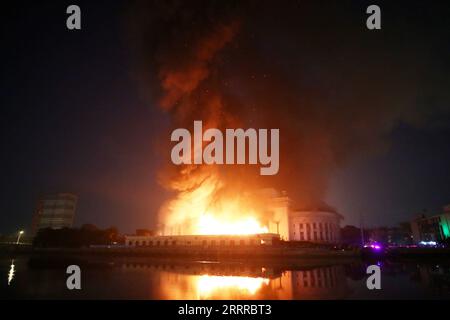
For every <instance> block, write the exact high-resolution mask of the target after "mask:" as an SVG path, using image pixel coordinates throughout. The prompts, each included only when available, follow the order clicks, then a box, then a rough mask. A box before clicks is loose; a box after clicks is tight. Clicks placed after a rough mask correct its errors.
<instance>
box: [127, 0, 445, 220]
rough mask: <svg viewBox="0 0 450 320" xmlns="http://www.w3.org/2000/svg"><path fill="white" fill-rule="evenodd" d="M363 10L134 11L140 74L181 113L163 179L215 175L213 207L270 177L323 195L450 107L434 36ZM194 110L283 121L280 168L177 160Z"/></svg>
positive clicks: (297, 196)
mask: <svg viewBox="0 0 450 320" xmlns="http://www.w3.org/2000/svg"><path fill="white" fill-rule="evenodd" d="M311 3H313V2H311ZM356 9H357V10H356V11H355V8H351V7H350V6H349V5H345V4H343V5H342V6H341V4H335V5H331V6H330V7H329V8H323V7H321V6H320V5H315V4H308V3H307V2H303V3H300V4H299V2H297V1H295V2H294V1H286V2H283V3H282V4H279V3H278V2H276V1H272V2H265V1H247V2H245V1H239V2H234V1H154V2H151V3H149V2H143V3H138V4H137V5H136V7H135V8H134V10H132V12H131V13H130V26H131V27H130V34H131V36H132V40H133V44H134V46H135V49H136V50H135V52H136V54H137V58H138V59H137V61H139V64H137V65H136V75H137V76H138V77H139V80H140V85H141V89H142V92H143V93H144V94H145V95H146V96H147V98H149V101H150V102H151V103H152V104H153V105H157V106H158V107H160V108H161V109H162V110H163V111H164V112H167V113H168V114H169V115H170V120H171V124H170V128H168V131H167V132H164V133H162V136H161V139H162V141H163V144H162V145H163V146H162V148H161V149H160V152H161V155H162V156H163V157H166V163H167V166H166V168H163V169H162V170H161V177H160V179H161V184H162V185H163V186H165V187H167V188H169V189H170V190H173V191H175V192H177V193H178V194H182V193H183V192H186V191H192V190H195V188H196V187H197V186H198V185H200V184H202V183H209V184H211V193H210V194H208V196H209V197H210V198H211V205H215V204H214V199H216V198H217V197H219V196H220V194H221V193H230V194H234V195H236V194H239V195H241V196H243V195H244V194H245V192H244V190H250V189H258V188H263V187H275V188H278V189H280V190H287V191H288V193H289V194H290V196H291V197H292V198H293V199H294V200H295V201H296V203H297V205H298V206H309V205H313V204H316V203H320V202H321V200H322V199H323V196H324V193H325V191H326V188H327V183H328V179H329V177H330V175H331V174H332V173H333V172H334V171H335V170H336V169H337V168H339V167H340V166H343V165H345V164H346V163H347V162H348V160H349V159H351V158H353V157H355V156H359V155H367V154H371V153H373V152H383V151H384V150H386V148H388V147H389V140H388V139H387V137H388V136H389V133H390V132H391V131H392V129H393V128H395V126H396V125H398V124H399V123H402V122H404V123H409V124H412V125H424V124H429V123H430V119H431V118H432V117H430V116H433V115H435V114H440V113H442V112H447V111H448V107H447V106H448V104H447V105H446V107H445V108H442V107H440V106H442V105H444V104H442V102H445V101H447V102H448V96H445V97H444V96H442V95H439V94H437V93H439V92H441V93H445V92H446V90H443V88H445V86H446V85H447V86H448V77H447V76H446V75H445V74H444V72H442V73H440V72H439V71H436V70H439V66H438V65H434V66H430V63H436V64H438V63H439V60H436V61H435V62H433V58H432V56H430V52H429V51H428V50H427V48H428V45H430V44H431V41H433V39H430V40H427V39H423V41H422V42H421V44H418V43H417V42H413V41H411V39H408V37H407V36H405V35H406V34H408V33H407V32H405V29H404V28H405V27H404V26H401V25H400V26H399V27H398V28H397V29H395V30H391V32H390V33H383V32H379V33H378V34H377V33H370V32H368V31H367V30H366V29H364V19H363V17H364V16H362V14H360V13H359V14H358V12H359V10H363V8H362V7H361V8H356ZM361 12H364V11H361ZM402 28H403V29H402ZM399 39H401V41H399ZM430 61H431V62H430ZM445 94H446V93H445ZM194 120H203V122H204V125H205V127H218V128H222V129H223V128H236V127H242V128H249V127H253V128H280V148H281V149H280V152H281V155H280V172H279V174H278V175H277V176H275V177H261V176H259V173H258V170H257V168H254V167H250V166H220V167H211V166H190V167H175V166H173V165H172V164H171V162H170V159H169V155H170V149H169V148H170V147H171V146H170V144H169V137H170V131H171V130H172V129H174V128H179V127H184V128H189V129H190V128H191V127H192V123H193V121H194ZM212 173H213V174H212ZM211 177H214V178H213V179H211ZM217 177H219V178H218V179H217ZM216 179H217V180H216ZM241 191H242V192H241ZM173 205H174V203H173V202H169V203H168V204H166V206H165V207H164V209H163V210H165V211H170V210H171V206H173ZM185 218H186V219H189V217H185Z"/></svg>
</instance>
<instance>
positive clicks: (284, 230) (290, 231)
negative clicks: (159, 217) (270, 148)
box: [126, 189, 343, 247]
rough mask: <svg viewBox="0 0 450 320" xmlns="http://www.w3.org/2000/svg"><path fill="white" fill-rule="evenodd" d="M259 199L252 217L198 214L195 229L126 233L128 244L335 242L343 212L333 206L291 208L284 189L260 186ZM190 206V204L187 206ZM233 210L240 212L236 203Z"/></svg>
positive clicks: (188, 244) (224, 244) (337, 240)
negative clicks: (277, 189) (153, 232)
mask: <svg viewBox="0 0 450 320" xmlns="http://www.w3.org/2000/svg"><path fill="white" fill-rule="evenodd" d="M254 197H255V198H256V199H259V201H260V202H259V203H258V204H259V209H260V211H259V212H254V216H251V215H249V216H248V217H245V216H243V218H241V219H240V218H239V217H240V216H239V214H235V215H233V212H231V215H230V216H231V217H234V219H235V220H227V216H223V218H224V220H222V221H221V220H220V216H219V217H216V216H214V215H213V214H210V215H202V214H199V215H198V217H199V218H198V220H197V223H198V225H197V229H195V228H194V229H191V230H194V231H193V232H192V233H189V232H188V231H187V232H186V233H183V232H182V231H181V230H188V229H183V228H182V227H180V228H170V229H165V230H163V231H161V232H160V234H159V235H157V236H143V235H133V236H126V245H127V246H150V247H152V246H156V247H159V246H203V247H205V246H207V247H217V246H221V247H223V246H227V247H228V246H234V245H260V244H266V245H272V244H273V243H275V242H276V241H278V240H285V241H308V242H314V243H338V242H339V241H340V221H341V220H342V219H343V217H342V215H340V214H339V213H337V212H336V211H335V210H334V209H333V208H331V207H329V206H326V205H322V206H315V207H309V208H302V209H294V207H293V201H292V200H291V199H290V198H289V197H288V196H287V194H286V192H281V193H279V192H277V191H276V190H275V189H262V190H259V191H258V192H257V194H256V195H254ZM188 209H189V207H188ZM233 209H235V210H236V212H240V211H239V207H238V206H236V207H234V208H233Z"/></svg>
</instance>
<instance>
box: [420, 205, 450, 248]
mask: <svg viewBox="0 0 450 320" xmlns="http://www.w3.org/2000/svg"><path fill="white" fill-rule="evenodd" d="M411 230H412V236H413V239H414V242H415V243H420V242H430V241H431V242H439V241H443V240H446V239H449V238H450V205H447V206H445V207H444V212H443V213H442V214H438V215H434V216H431V217H425V216H421V217H419V218H417V219H414V220H413V221H412V222H411Z"/></svg>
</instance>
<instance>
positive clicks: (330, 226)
mask: <svg viewBox="0 0 450 320" xmlns="http://www.w3.org/2000/svg"><path fill="white" fill-rule="evenodd" d="M342 219H343V217H342V216H341V215H340V214H339V213H337V212H334V211H331V210H326V211H325V210H324V209H318V210H295V211H291V212H290V214H289V240H291V241H310V242H318V243H338V242H339V241H340V239H341V237H340V230H341V229H340V221H341V220H342Z"/></svg>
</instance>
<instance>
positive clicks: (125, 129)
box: [0, 1, 450, 233]
mask: <svg viewBox="0 0 450 320" xmlns="http://www.w3.org/2000/svg"><path fill="white" fill-rule="evenodd" d="M72 2H73V1H70V2H69V1H58V2H56V1H32V2H31V1H30V4H25V3H28V2H23V3H21V5H20V6H19V5H16V6H13V5H10V6H9V7H4V8H2V52H1V58H2V63H3V66H2V78H1V88H2V90H1V99H2V104H1V105H2V110H1V118H0V119H1V130H2V131H1V132H2V134H1V138H2V156H1V159H0V168H1V170H2V179H1V195H2V196H1V200H0V232H4V233H9V232H13V231H15V230H17V229H18V228H22V227H28V226H29V224H30V223H31V215H32V211H33V207H34V204H35V200H36V199H37V197H38V195H39V194H40V193H48V192H56V191H69V192H74V193H77V194H78V195H79V197H80V198H79V205H78V210H77V216H76V224H77V225H80V224H83V223H94V224H96V225H99V226H100V227H108V226H111V225H115V226H118V227H119V229H120V230H121V231H125V232H129V231H132V230H134V229H135V228H138V227H146V226H151V225H152V223H153V221H154V215H155V213H156V212H157V210H158V207H159V206H160V204H161V201H162V200H163V199H165V197H166V196H167V195H166V194H165V193H164V191H163V190H162V189H161V188H160V187H159V186H158V184H157V182H156V179H155V173H156V169H157V168H158V166H159V163H158V161H159V159H160V158H159V157H157V155H155V149H154V148H153V147H152V146H153V144H154V143H155V142H156V141H155V140H154V139H155V138H154V137H156V136H158V134H157V133H158V132H160V130H161V128H162V127H163V126H164V124H165V123H166V122H167V120H168V119H167V118H166V117H167V116H165V115H164V114H163V113H162V112H160V111H158V109H157V108H156V107H155V106H153V105H149V103H148V102H146V100H145V99H143V98H142V97H141V96H140V94H139V92H138V90H137V85H136V83H135V81H134V80H133V77H132V75H131V72H130V70H131V62H130V60H131V54H130V52H129V51H130V50H129V48H128V45H127V40H126V35H125V32H124V23H125V22H124V17H123V12H125V11H126V10H127V8H128V4H124V2H123V1H86V2H83V1H81V2H80V1H75V2H73V3H77V4H79V5H80V6H81V8H82V30H81V31H68V30H67V29H66V28H65V19H66V14H65V9H66V7H67V6H68V5H69V4H72ZM431 2H433V3H426V2H423V4H422V6H426V7H428V9H427V10H425V11H427V12H433V6H436V8H439V9H440V10H442V9H443V8H445V7H444V6H443V3H444V2H437V1H436V2H434V1H431ZM361 3H362V4H361ZM361 3H360V4H358V5H355V6H354V7H353V6H349V8H351V10H349V12H347V13H346V14H348V15H355V14H359V12H360V10H363V9H362V8H364V2H361ZM405 6H406V5H405ZM399 8H401V4H398V5H397V6H396V11H395V12H396V15H395V16H391V17H390V19H389V20H388V19H386V21H385V20H383V21H384V22H385V24H384V25H383V28H389V27H392V28H395V23H397V22H398V21H402V19H403V18H402V16H401V13H402V12H405V13H406V12H408V14H409V16H411V14H412V16H415V17H417V18H418V19H419V18H420V23H419V25H418V26H417V27H416V28H414V26H413V28H411V29H410V30H405V32H408V33H411V34H414V32H417V33H420V34H421V36H423V35H425V36H426V35H427V34H428V33H429V34H430V36H431V35H433V36H434V37H436V39H438V41H437V43H440V44H441V46H439V50H442V49H444V50H448V51H447V53H446V55H447V56H450V55H449V53H450V50H449V49H450V47H449V43H450V41H449V38H448V30H447V31H446V30H442V29H436V30H435V29H433V24H432V21H433V19H434V17H433V15H432V14H427V15H425V16H424V17H425V18H426V19H425V20H424V19H423V18H424V17H422V16H421V15H420V13H421V11H422V9H421V7H420V6H419V5H414V6H412V9H406V8H405V9H404V11H403V10H401V9H399ZM382 9H383V8H382ZM358 10H359V11H358ZM383 10H387V9H383ZM408 10H410V11H408ZM411 10H413V11H411ZM411 12H412V13H411ZM447 12H448V11H447ZM360 14H361V20H362V22H361V23H362V24H363V23H364V18H365V15H364V12H363V11H361V13H360ZM387 16H389V14H388V13H387ZM442 16H446V17H447V23H446V24H443V25H444V26H447V27H449V28H447V29H450V26H449V25H448V16H449V15H445V13H442V12H441V13H440V14H439V17H442ZM427 19H428V20H427ZM394 21H395V23H394ZM427 21H429V22H430V23H431V26H430V27H429V28H428V29H427V28H426V27H425V28H424V26H426V25H427V24H426V23H427ZM389 22H392V26H390V25H389ZM440 26H441V25H440ZM384 32H388V31H384ZM442 43H447V45H442ZM440 56H442V55H440ZM449 60H450V59H449ZM443 66H444V67H445V68H447V70H448V71H450V69H448V68H449V64H448V61H447V63H446V64H443ZM412 67H413V66H412ZM449 73H450V72H447V75H448V74H449ZM447 89H448V88H447ZM423 103H427V101H424V102H423ZM448 107H449V106H448V105H447V106H443V108H447V110H448ZM438 120H439V121H437V122H439V124H436V125H433V126H427V127H413V126H410V125H406V124H402V123H399V124H398V126H396V128H395V130H393V132H391V133H390V147H389V149H388V150H387V151H386V152H383V153H380V154H376V155H374V156H367V157H361V158H359V159H354V160H352V161H351V162H350V163H348V164H347V166H346V167H345V168H343V169H342V170H339V172H337V173H336V174H335V175H334V176H333V177H332V182H331V184H330V187H329V191H328V196H327V200H328V202H329V203H331V204H332V205H334V206H336V207H337V208H338V209H339V211H340V212H342V213H343V214H344V216H345V217H346V221H344V224H357V223H359V222H358V221H359V218H358V215H359V213H363V214H364V219H365V220H366V223H367V224H370V225H393V224H395V223H397V222H400V221H403V220H408V219H410V218H411V217H413V216H414V215H415V214H416V213H417V212H419V211H421V210H422V209H425V208H428V209H430V210H431V212H434V211H436V210H440V207H441V206H442V205H444V204H447V203H450V187H449V181H450V147H449V145H450V144H449V139H450V118H449V117H448V116H447V117H445V116H441V117H440V118H439V119H438Z"/></svg>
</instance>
